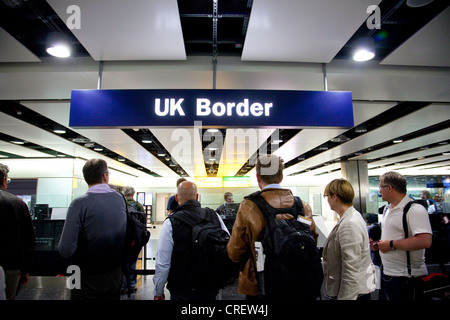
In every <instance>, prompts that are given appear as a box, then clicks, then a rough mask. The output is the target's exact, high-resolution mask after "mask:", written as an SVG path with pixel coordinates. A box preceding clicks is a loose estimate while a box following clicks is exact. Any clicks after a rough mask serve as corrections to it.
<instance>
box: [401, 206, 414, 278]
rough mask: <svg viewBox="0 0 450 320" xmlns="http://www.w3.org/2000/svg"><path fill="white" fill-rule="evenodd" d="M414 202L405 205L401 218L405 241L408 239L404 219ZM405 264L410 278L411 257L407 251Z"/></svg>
mask: <svg viewBox="0 0 450 320" xmlns="http://www.w3.org/2000/svg"><path fill="white" fill-rule="evenodd" d="M413 202H414V201H410V202H408V203H407V204H406V206H405V207H404V208H403V218H402V223H403V231H404V233H405V239H406V238H408V221H407V219H406V215H407V213H408V211H409V209H410V208H411V205H412V204H413ZM406 263H407V268H408V275H409V276H411V255H410V253H409V251H406Z"/></svg>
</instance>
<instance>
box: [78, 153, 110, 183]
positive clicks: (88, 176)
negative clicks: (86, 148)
mask: <svg viewBox="0 0 450 320" xmlns="http://www.w3.org/2000/svg"><path fill="white" fill-rule="evenodd" d="M105 173H108V165H107V164H106V161H105V160H102V159H90V160H88V161H86V163H85V164H84V166H83V177H84V180H85V181H86V183H87V184H88V185H92V184H97V183H101V182H102V177H103V174H105Z"/></svg>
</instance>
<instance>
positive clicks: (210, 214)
mask: <svg viewBox="0 0 450 320" xmlns="http://www.w3.org/2000/svg"><path fill="white" fill-rule="evenodd" d="M204 211H205V220H207V221H210V222H212V223H214V224H216V225H218V226H220V221H219V218H218V217H217V214H216V211H214V210H213V209H211V208H208V207H205V208H204Z"/></svg>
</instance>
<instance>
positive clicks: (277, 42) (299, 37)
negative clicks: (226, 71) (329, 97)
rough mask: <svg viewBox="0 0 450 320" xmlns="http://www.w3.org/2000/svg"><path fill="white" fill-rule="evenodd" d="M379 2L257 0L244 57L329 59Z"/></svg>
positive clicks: (309, 60) (273, 59) (274, 59)
mask: <svg viewBox="0 0 450 320" xmlns="http://www.w3.org/2000/svg"><path fill="white" fill-rule="evenodd" d="M380 2H381V0H376V1H374V0H357V1H356V0H339V1H336V0H321V1H317V0H303V1H297V0H278V1H272V0H255V1H254V2H253V7H252V14H251V16H250V21H249V26H248V30H247V36H246V39H245V44H244V51H243V53H242V60H246V61H255V60H257V61H286V62H315V63H329V62H330V61H331V60H332V59H333V58H334V56H335V55H336V54H337V53H338V52H339V50H341V48H342V47H343V46H344V44H345V43H346V42H347V41H348V40H349V39H350V37H351V36H352V35H353V34H354V33H355V30H356V29H358V28H359V27H360V26H361V24H362V23H363V22H364V21H365V20H366V19H367V17H368V14H366V9H367V7H368V6H370V5H378V4H379V3H380ZM280 35H283V36H280Z"/></svg>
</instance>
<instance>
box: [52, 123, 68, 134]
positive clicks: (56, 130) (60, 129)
mask: <svg viewBox="0 0 450 320" xmlns="http://www.w3.org/2000/svg"><path fill="white" fill-rule="evenodd" d="M53 132H54V133H58V134H64V133H66V128H64V127H63V126H59V125H55V126H54V127H53Z"/></svg>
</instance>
